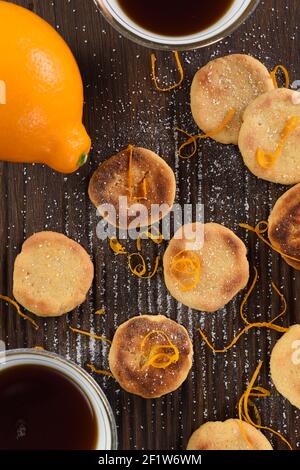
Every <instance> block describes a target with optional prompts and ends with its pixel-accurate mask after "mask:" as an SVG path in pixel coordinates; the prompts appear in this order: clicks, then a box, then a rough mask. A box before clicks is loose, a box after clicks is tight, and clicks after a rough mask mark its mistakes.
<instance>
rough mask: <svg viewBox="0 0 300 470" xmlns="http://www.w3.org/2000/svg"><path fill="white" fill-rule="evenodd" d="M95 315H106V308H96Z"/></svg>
mask: <svg viewBox="0 0 300 470" xmlns="http://www.w3.org/2000/svg"><path fill="white" fill-rule="evenodd" d="M95 315H105V310H104V308H99V310H96V312H95Z"/></svg>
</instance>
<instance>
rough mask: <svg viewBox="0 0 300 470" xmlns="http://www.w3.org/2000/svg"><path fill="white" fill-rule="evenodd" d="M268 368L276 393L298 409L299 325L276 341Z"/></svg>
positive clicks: (299, 396)
mask: <svg viewBox="0 0 300 470" xmlns="http://www.w3.org/2000/svg"><path fill="white" fill-rule="evenodd" d="M270 367H271V376H272V380H273V383H274V385H275V387H276V389H277V390H278V392H279V393H281V395H283V396H284V397H285V398H287V399H288V400H289V402H290V403H291V404H292V405H294V406H296V408H299V409H300V325H293V326H291V327H290V328H289V329H288V331H287V332H286V333H284V335H283V336H282V337H281V338H280V339H279V340H278V341H277V343H276V344H275V346H274V348H273V351H272V354H271V362H270Z"/></svg>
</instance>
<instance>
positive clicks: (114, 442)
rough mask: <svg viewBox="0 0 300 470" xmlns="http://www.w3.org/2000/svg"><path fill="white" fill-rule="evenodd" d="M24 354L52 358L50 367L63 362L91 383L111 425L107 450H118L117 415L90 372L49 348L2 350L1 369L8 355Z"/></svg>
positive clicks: (22, 355) (21, 355) (17, 356)
mask: <svg viewBox="0 0 300 470" xmlns="http://www.w3.org/2000/svg"><path fill="white" fill-rule="evenodd" d="M24 355H26V356H32V357H38V356H42V357H43V358H45V359H50V361H49V366H48V367H51V363H58V364H61V365H63V366H66V367H67V368H68V370H69V371H71V370H73V371H75V372H76V373H77V374H79V375H80V377H81V378H82V379H83V382H84V383H86V384H87V385H89V386H90V387H91V388H92V389H93V391H94V393H95V394H96V396H97V397H98V398H99V399H100V401H101V404H102V405H103V407H104V410H105V413H106V415H107V418H108V421H109V425H110V432H111V446H110V449H107V450H117V448H118V433H117V426H116V421H115V417H114V414H113V411H112V408H111V406H110V403H109V401H108V399H107V398H106V395H105V394H104V392H103V390H102V388H101V387H100V385H99V384H98V383H97V382H96V381H95V380H94V379H93V378H92V377H91V376H90V374H88V372H86V371H85V370H84V369H83V368H82V367H80V366H79V365H78V364H76V363H75V362H73V361H71V360H70V359H67V358H65V357H63V356H61V355H60V354H57V353H54V352H51V351H47V350H44V349H43V350H42V349H35V348H20V349H8V350H5V351H1V355H0V356H3V358H4V360H3V361H0V369H1V366H2V365H3V364H5V358H6V357H11V359H13V358H14V357H16V358H22V357H24ZM19 365H21V364H19ZM8 367H10V366H8ZM11 367H14V366H13V365H12V366H11ZM44 367H47V365H44ZM65 375H66V376H67V377H69V378H70V379H72V375H71V374H68V373H67V372H65ZM74 381H75V380H74ZM75 382H76V381H75ZM76 383H77V382H76ZM77 385H78V386H80V384H78V383H77ZM82 391H83V392H84V393H85V394H86V396H87V397H88V393H87V392H86V391H85V390H84V389H82ZM91 405H92V406H93V404H92V403H91ZM95 450H97V449H95Z"/></svg>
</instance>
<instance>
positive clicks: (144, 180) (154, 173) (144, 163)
mask: <svg viewBox="0 0 300 470" xmlns="http://www.w3.org/2000/svg"><path fill="white" fill-rule="evenodd" d="M175 191H176V181H175V175H174V172H173V170H172V169H171V168H170V167H169V165H168V164H167V163H166V162H165V161H164V160H163V159H162V158H161V157H159V156H158V155H157V154H156V153H154V152H152V151H151V150H148V149H145V148H141V147H131V146H129V148H127V149H125V150H123V151H122V152H119V153H118V154H116V155H114V156H113V157H111V158H109V159H108V160H106V161H105V162H104V163H102V164H101V165H100V166H99V167H98V169H97V170H96V171H95V172H94V174H93V176H92V178H91V181H90V184H89V196H90V199H91V201H92V202H93V204H94V205H95V206H96V207H97V208H98V210H99V212H100V214H101V215H102V216H103V217H104V218H106V219H107V220H108V222H109V223H111V224H113V225H117V226H118V227H122V228H127V227H128V226H129V224H130V223H131V224H133V223H134V219H135V217H136V214H135V211H134V210H133V213H130V208H132V209H134V206H136V205H137V204H142V205H143V206H144V207H145V208H146V214H145V217H144V216H143V215H141V217H140V218H139V221H138V225H140V226H142V227H145V226H148V225H152V224H154V223H155V222H157V221H158V220H160V219H161V218H163V217H164V216H165V215H166V214H167V213H168V212H169V211H170V210H171V208H172V206H173V204H174V199H175ZM120 197H123V198H126V197H127V200H128V207H129V210H128V211H127V213H125V217H124V220H121V219H120V217H119V212H120V209H121V206H122V203H121V204H120ZM105 205H112V206H113V207H114V208H115V211H116V216H117V218H116V220H115V219H114V218H112V217H111V215H110V214H109V213H108V211H106V210H105V207H104V206H105ZM152 205H159V206H162V207H161V211H159V212H157V211H156V212H155V211H154V209H153V208H152V207H151V206H152ZM151 217H152V220H151Z"/></svg>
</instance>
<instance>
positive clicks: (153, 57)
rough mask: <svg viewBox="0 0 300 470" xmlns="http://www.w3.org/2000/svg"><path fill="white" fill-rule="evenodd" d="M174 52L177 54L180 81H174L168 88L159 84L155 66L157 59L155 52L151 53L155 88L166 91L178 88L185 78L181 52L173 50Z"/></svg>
mask: <svg viewBox="0 0 300 470" xmlns="http://www.w3.org/2000/svg"><path fill="white" fill-rule="evenodd" d="M173 54H174V56H175V61H176V65H177V69H178V72H179V80H178V82H176V83H174V85H170V86H168V87H166V88H161V87H160V86H159V85H158V82H157V77H156V66H155V65H156V60H157V59H156V55H155V54H151V70H152V80H153V82H154V85H155V88H156V89H157V91H161V92H163V93H165V92H167V91H171V90H174V89H175V88H178V87H179V86H180V85H181V84H182V82H183V80H184V72H183V68H182V65H181V61H180V57H179V54H178V52H177V51H173Z"/></svg>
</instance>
